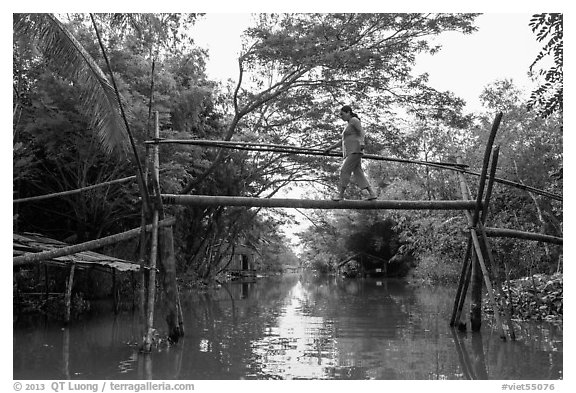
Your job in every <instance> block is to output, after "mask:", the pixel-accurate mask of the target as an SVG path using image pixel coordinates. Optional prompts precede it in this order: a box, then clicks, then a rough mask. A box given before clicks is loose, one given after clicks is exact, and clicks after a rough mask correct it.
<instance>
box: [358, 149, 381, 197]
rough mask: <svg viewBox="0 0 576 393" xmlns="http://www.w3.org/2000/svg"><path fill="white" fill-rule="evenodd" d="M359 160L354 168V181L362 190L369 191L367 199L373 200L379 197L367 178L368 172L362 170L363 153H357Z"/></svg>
mask: <svg viewBox="0 0 576 393" xmlns="http://www.w3.org/2000/svg"><path fill="white" fill-rule="evenodd" d="M357 156H358V160H357V163H356V165H355V166H354V168H353V174H352V176H353V179H354V182H355V183H356V184H357V185H358V187H359V188H360V189H361V190H366V191H367V192H368V196H367V197H366V199H367V200H369V201H371V200H373V199H376V198H377V195H376V193H375V192H374V190H373V189H372V186H371V185H370V182H369V181H368V179H367V178H366V174H365V173H364V170H362V155H360V154H357Z"/></svg>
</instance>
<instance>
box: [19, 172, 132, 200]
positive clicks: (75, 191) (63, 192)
mask: <svg viewBox="0 0 576 393" xmlns="http://www.w3.org/2000/svg"><path fill="white" fill-rule="evenodd" d="M134 179H136V175H134V176H128V177H123V178H121V179H116V180H110V181H107V182H103V183H98V184H93V185H91V186H86V187H81V188H76V189H74V190H68V191H61V192H54V193H51V194H44V195H37V196H33V197H27V198H20V199H14V200H12V203H23V202H35V201H40V200H43V199H49V198H56V197H61V196H66V195H72V194H77V193H80V192H84V191H88V190H92V189H94V188H98V187H103V186H109V185H111V184H116V183H123V182H125V181H129V180H134Z"/></svg>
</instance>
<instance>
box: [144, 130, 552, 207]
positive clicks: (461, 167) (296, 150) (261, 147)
mask: <svg viewBox="0 0 576 393" xmlns="http://www.w3.org/2000/svg"><path fill="white" fill-rule="evenodd" d="M145 143H146V144H147V145H150V144H165V143H170V144H192V145H199V146H209V147H219V148H228V149H236V150H246V151H267V152H276V153H288V154H304V155H315V156H331V157H341V153H338V152H326V151H325V150H320V149H309V148H303V147H298V146H283V145H273V144H263V143H248V142H234V141H213V140H200V139H193V140H178V139H158V140H153V141H146V142H145ZM362 158H363V159H366V160H376V161H389V162H401V163H407V164H417V165H426V166H430V167H434V168H437V169H447V170H452V171H458V172H462V173H464V174H468V175H473V176H477V177H480V176H482V174H481V173H479V172H474V171H470V170H467V169H465V168H467V167H468V165H466V164H458V163H451V162H435V161H421V160H410V159H403V158H394V157H383V156H379V155H375V154H364V155H363V156H362ZM494 181H495V182H497V183H500V184H504V185H507V186H510V187H515V188H518V189H521V190H525V191H529V192H532V193H534V194H538V195H542V196H545V197H547V198H551V199H554V200H557V201H562V195H556V194H554V193H551V192H548V191H545V190H540V189H538V188H535V187H531V186H527V185H525V184H520V183H517V182H513V181H511V180H507V179H502V178H498V177H495V178H494Z"/></svg>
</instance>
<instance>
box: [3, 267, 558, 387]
mask: <svg viewBox="0 0 576 393" xmlns="http://www.w3.org/2000/svg"><path fill="white" fill-rule="evenodd" d="M454 292H455V291H454V290H453V289H451V288H430V287H414V286H409V285H407V284H405V283H404V282H402V281H395V280H382V281H377V280H343V279H335V278H320V277H314V276H301V275H286V276H283V277H275V278H264V279H258V280H257V281H255V282H252V283H231V284H227V285H226V286H223V287H222V288H220V289H218V290H213V291H208V292H202V293H199V292H196V291H189V292H184V293H182V307H183V313H184V323H185V329H186V335H185V337H184V339H183V340H182V341H181V342H180V343H179V344H178V345H176V346H172V347H167V346H161V347H160V348H159V349H158V350H156V351H154V352H153V353H152V354H150V355H143V354H141V353H140V352H139V350H138V343H139V341H140V340H139V334H138V331H139V326H138V315H137V314H134V313H129V312H124V313H121V314H119V315H116V316H115V315H114V314H113V313H112V312H111V311H110V310H103V311H101V312H100V313H97V312H95V313H93V315H91V316H90V317H87V318H84V319H82V320H80V321H76V322H74V323H72V324H71V325H70V326H69V327H63V326H62V325H61V324H59V323H56V322H50V321H48V320H45V319H44V320H39V319H33V320H31V319H20V320H19V321H17V323H15V325H14V354H13V358H14V375H13V377H14V379H65V378H67V379H144V378H153V379H186V380H200V379H214V380H223V379H315V380H316V379H417V380H423V379H514V380H516V379H533V380H534V379H535V380H540V379H542V380H548V379H562V377H563V374H562V370H563V367H562V358H563V357H562V346H563V345H562V344H563V334H562V324H549V323H526V322H523V323H518V322H516V323H515V327H516V334H517V337H518V339H517V341H515V342H511V341H506V342H503V341H502V340H501V339H500V338H499V337H498V334H497V332H495V331H493V330H492V328H491V325H490V322H491V321H490V319H489V318H488V317H487V318H486V320H485V322H484V324H483V328H482V331H481V333H479V334H472V333H467V334H466V333H457V332H454V331H453V330H452V329H450V328H449V326H448V320H449V316H450V312H451V309H452V298H453V296H454ZM162 315H163V314H162V310H158V312H157V313H156V316H157V317H156V320H157V322H156V324H157V326H158V329H159V330H160V331H162V330H163V329H164V328H165V325H164V322H163V319H162Z"/></svg>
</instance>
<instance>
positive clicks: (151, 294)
mask: <svg viewBox="0 0 576 393" xmlns="http://www.w3.org/2000/svg"><path fill="white" fill-rule="evenodd" d="M154 137H155V138H156V139H158V138H159V137H160V127H159V124H158V112H156V113H155V125H154ZM158 150H159V146H158V144H156V145H154V151H153V159H154V169H153V170H154V174H153V177H155V178H156V179H158V176H159V173H160V156H159V152H158ZM153 209H154V210H153V211H152V241H151V247H150V271H149V274H148V302H147V310H146V311H147V316H146V336H145V338H144V350H145V351H146V352H149V351H150V350H151V348H152V336H153V334H154V328H153V326H154V303H155V300H156V260H157V258H158V221H159V214H160V212H159V211H158V206H156V204H153Z"/></svg>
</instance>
